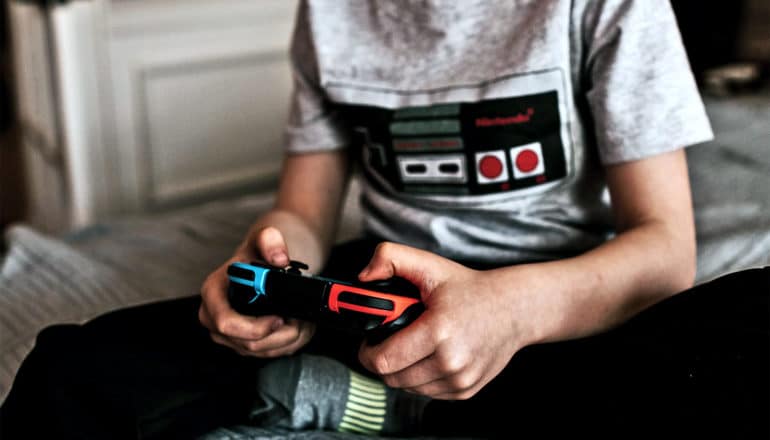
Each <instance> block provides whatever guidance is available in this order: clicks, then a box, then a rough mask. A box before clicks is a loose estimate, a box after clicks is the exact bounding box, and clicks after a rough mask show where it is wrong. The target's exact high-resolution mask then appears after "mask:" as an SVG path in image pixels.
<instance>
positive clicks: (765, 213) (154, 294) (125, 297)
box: [0, 88, 770, 439]
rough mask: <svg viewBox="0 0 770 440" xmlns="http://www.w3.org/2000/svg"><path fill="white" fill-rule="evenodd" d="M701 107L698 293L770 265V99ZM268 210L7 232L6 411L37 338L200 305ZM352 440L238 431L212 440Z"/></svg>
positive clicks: (219, 207) (351, 232) (762, 96)
mask: <svg viewBox="0 0 770 440" xmlns="http://www.w3.org/2000/svg"><path fill="white" fill-rule="evenodd" d="M705 99H706V104H707V108H708V111H709V114H710V116H711V118H712V123H713V126H714V129H715V132H716V139H715V140H714V141H713V142H709V143H707V144H703V145H698V146H695V147H692V148H690V149H689V150H688V159H689V170H690V175H691V180H692V187H693V197H694V205H695V209H696V223H697V233H698V243H699V249H698V260H699V264H698V274H697V282H699V283H700V282H704V281H707V280H709V279H713V278H715V277H717V276H719V275H722V274H725V273H729V272H733V271H736V270H739V269H744V268H749V267H761V266H766V265H768V264H770V124H768V121H770V88H765V89H764V90H762V91H761V92H760V93H757V94H751V95H744V96H737V97H730V98H709V97H706V98H705ZM357 194H358V188H357V186H355V185H354V187H353V188H352V190H351V191H350V194H349V196H348V199H347V202H346V211H345V212H346V215H345V217H344V219H343V222H342V225H341V227H340V232H339V234H338V241H342V240H345V239H347V238H350V237H353V236H355V235H356V234H357V233H358V231H359V218H360V212H359V209H358V206H357ZM271 203H272V197H271V195H269V194H264V195H258V196H247V197H242V198H237V199H232V200H223V201H220V202H215V203H209V204H206V205H202V206H197V207H193V208H187V209H183V210H177V211H173V212H168V213H165V214H161V215H153V216H144V217H132V218H125V219H118V220H113V221H108V222H104V223H100V224H95V225H92V226H90V227H86V228H83V229H79V230H75V231H73V232H71V233H69V234H66V235H64V236H60V237H51V236H46V235H44V234H41V233H40V232H37V231H36V230H34V229H32V228H30V227H28V226H25V225H23V224H19V225H15V226H13V227H11V228H9V229H8V230H6V232H5V240H6V243H7V245H8V250H7V252H6V253H5V255H4V256H3V257H2V262H1V263H2V264H1V265H0V401H2V399H4V398H5V396H6V394H7V393H8V390H9V387H10V385H11V383H12V381H13V377H14V375H15V373H16V370H17V369H18V366H19V364H20V362H21V360H22V359H23V358H24V356H25V355H26V354H27V352H28V351H29V350H30V348H31V346H32V344H33V340H34V337H35V335H36V333H37V332H38V331H39V330H40V329H42V328H43V327H45V326H47V325H50V324H53V323H58V322H82V321H84V320H87V319H89V318H91V317H94V316H96V315H98V314H100V313H102V312H104V311H107V310H110V309H114V308H117V307H123V306H128V305H135V304H140V303H145V302H150V301H156V300H159V299H165V298H172V297H178V296H186V295H190V294H194V293H196V292H197V291H198V288H199V286H200V284H201V282H202V281H203V279H204V277H205V276H206V275H207V274H208V273H209V272H210V271H211V270H212V269H214V268H215V267H217V266H218V265H219V264H221V263H222V262H223V261H224V260H225V259H226V258H227V257H229V255H230V253H231V252H232V250H233V248H234V247H235V246H236V244H237V243H238V241H239V240H240V239H241V236H242V234H243V233H244V232H245V231H246V229H247V227H248V226H249V224H250V223H251V222H252V221H253V219H254V218H256V217H257V216H258V215H259V214H260V213H261V212H264V211H265V210H267V209H269V207H270V205H271ZM769 293H770V292H769ZM357 437H358V436H356V435H353V434H338V433H327V432H323V433H322V432H299V433H287V432H282V431H276V430H259V429H256V430H255V429H253V428H247V427H239V426H233V427H223V428H221V429H219V430H217V431H214V432H212V433H209V434H208V435H207V436H206V437H205V438H207V439H222V438H230V439H242V438H243V439H246V438H248V439H256V438H265V439H266V438H294V439H311V438H312V439H327V438H329V439H336V438H339V439H353V438H357Z"/></svg>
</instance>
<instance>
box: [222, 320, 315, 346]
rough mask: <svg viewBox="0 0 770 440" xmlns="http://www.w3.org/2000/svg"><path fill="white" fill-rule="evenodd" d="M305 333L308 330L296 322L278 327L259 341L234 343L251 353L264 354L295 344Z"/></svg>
mask: <svg viewBox="0 0 770 440" xmlns="http://www.w3.org/2000/svg"><path fill="white" fill-rule="evenodd" d="M303 331H307V330H306V329H305V328H304V327H302V326H301V325H300V324H299V323H298V322H296V321H294V322H293V323H291V324H285V325H283V326H281V327H278V328H277V329H275V330H274V331H273V332H272V333H270V334H269V335H267V336H265V337H264V338H261V339H257V340H233V342H234V343H236V344H238V345H240V346H241V347H242V348H243V349H245V350H248V351H249V352H251V353H262V352H268V351H271V350H276V349H280V348H282V347H286V346H289V345H292V344H295V343H296V342H297V341H299V340H300V339H301V338H302V337H303V336H304V334H303V333H302V332H303Z"/></svg>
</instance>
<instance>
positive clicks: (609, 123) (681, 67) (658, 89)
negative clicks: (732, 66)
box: [583, 0, 713, 165]
mask: <svg viewBox="0 0 770 440" xmlns="http://www.w3.org/2000/svg"><path fill="white" fill-rule="evenodd" d="M588 4H589V5H590V6H588V8H587V9H586V13H585V14H584V16H583V19H584V27H583V29H584V33H583V35H584V39H585V44H586V48H587V51H586V63H585V70H586V71H585V74H586V77H587V79H588V81H589V84H588V92H587V99H588V104H589V107H590V110H591V113H592V116H593V119H594V123H595V128H596V140H597V144H598V148H599V155H600V158H601V161H602V163H604V164H606V165H609V164H615V163H620V162H626V161H631V160H637V159H641V158H645V157H649V156H652V155H656V154H660V153H665V152H668V151H673V150H676V149H679V148H683V147H687V146H690V145H693V144H697V143H701V142H705V141H708V140H711V139H713V133H712V131H711V125H710V123H709V120H708V116H707V115H706V111H705V108H704V105H703V101H702V99H701V97H700V94H699V90H698V87H697V84H696V81H695V78H694V75H693V73H692V70H691V68H690V64H689V61H688V59H687V54H686V52H685V49H684V45H683V43H682V38H681V35H680V33H679V28H678V26H677V23H676V18H675V16H674V12H673V10H672V8H671V5H670V3H669V1H668V0H644V1H639V0H598V1H589V2H588Z"/></svg>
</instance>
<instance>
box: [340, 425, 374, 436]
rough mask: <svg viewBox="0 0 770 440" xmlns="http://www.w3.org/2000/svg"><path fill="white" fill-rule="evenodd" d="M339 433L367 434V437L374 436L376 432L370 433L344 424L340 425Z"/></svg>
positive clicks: (369, 430)
mask: <svg viewBox="0 0 770 440" xmlns="http://www.w3.org/2000/svg"><path fill="white" fill-rule="evenodd" d="M338 431H340V432H352V433H356V434H367V435H375V434H377V432H378V431H372V430H371V429H364V428H359V427H358V426H354V425H349V424H347V423H345V422H342V423H340V427H339V429H338Z"/></svg>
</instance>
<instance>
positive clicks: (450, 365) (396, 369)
mask: <svg viewBox="0 0 770 440" xmlns="http://www.w3.org/2000/svg"><path fill="white" fill-rule="evenodd" d="M394 275H397V276H400V277H403V278H406V279H408V280H409V281H411V282H412V283H414V284H415V285H416V286H417V287H419V288H420V292H421V295H422V300H423V302H424V303H425V307H426V310H425V312H424V313H423V314H422V315H421V316H420V317H419V318H418V319H417V320H415V321H414V322H413V323H412V324H410V325H409V326H408V327H406V328H404V329H402V330H401V331H399V332H398V333H396V334H394V335H393V336H391V337H390V338H388V339H386V340H385V341H384V342H382V343H381V344H379V345H376V346H373V347H371V346H366V345H363V346H362V347H361V350H360V352H359V358H360V360H361V362H362V364H363V365H364V366H365V367H366V368H368V369H369V370H371V371H372V372H374V373H377V374H379V375H381V376H382V378H383V380H384V381H385V383H387V384H388V385H389V386H391V387H395V388H404V389H406V390H408V391H412V392H415V393H418V394H424V395H427V396H430V397H433V398H439V399H467V398H469V397H471V396H473V395H474V394H476V392H478V391H479V390H480V389H481V388H482V387H483V386H484V385H486V384H487V383H488V382H489V381H490V380H492V378H494V377H495V376H496V375H497V374H499V373H500V371H502V369H503V368H504V367H505V365H506V364H507V363H508V361H509V360H510V359H511V357H512V356H513V355H514V353H515V352H516V351H517V350H518V349H520V348H522V347H523V343H524V341H525V339H524V332H523V328H522V325H521V324H522V322H524V321H526V319H523V318H524V316H522V315H523V314H524V313H523V312H522V310H519V308H520V307H518V305H517V304H516V303H517V302H519V303H520V302H521V301H515V300H514V301H512V298H511V296H510V295H507V294H501V293H500V292H501V291H502V292H506V291H510V290H515V289H504V290H501V289H496V288H494V280H493V276H492V275H491V272H490V273H487V272H481V271H475V270H471V269H469V268H467V267H465V266H462V265H460V264H457V263H455V262H453V261H450V260H447V259H445V258H442V257H439V256H438V255H435V254H432V253H429V252H425V251H422V250H418V249H414V248H411V247H407V246H403V245H398V244H393V243H383V244H381V245H380V246H379V247H378V248H377V250H376V252H375V254H374V256H373V257H372V260H371V262H370V263H369V265H368V266H367V267H366V268H364V270H363V271H362V272H361V274H360V275H359V278H360V279H361V281H372V280H379V279H387V278H390V277H392V276H394Z"/></svg>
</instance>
